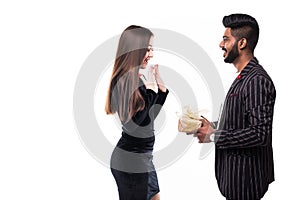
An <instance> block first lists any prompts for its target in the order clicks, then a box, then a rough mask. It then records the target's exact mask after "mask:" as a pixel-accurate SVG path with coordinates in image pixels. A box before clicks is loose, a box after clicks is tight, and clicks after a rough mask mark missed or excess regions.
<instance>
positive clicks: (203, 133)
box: [197, 116, 215, 143]
mask: <svg viewBox="0 0 300 200" xmlns="http://www.w3.org/2000/svg"><path fill="white" fill-rule="evenodd" d="M202 118H203V119H200V121H201V122H202V126H201V127H200V128H198V130H197V137H198V140H199V143H209V142H212V141H211V140H210V135H211V134H212V133H213V132H214V131H215V129H214V128H213V127H212V124H211V122H209V121H208V120H207V119H206V118H204V117H203V116H202Z"/></svg>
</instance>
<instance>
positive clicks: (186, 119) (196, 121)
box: [178, 106, 206, 134]
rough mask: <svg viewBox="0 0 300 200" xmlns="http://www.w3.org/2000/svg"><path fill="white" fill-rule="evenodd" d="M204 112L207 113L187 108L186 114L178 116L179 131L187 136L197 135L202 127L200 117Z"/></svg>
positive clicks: (185, 109)
mask: <svg viewBox="0 0 300 200" xmlns="http://www.w3.org/2000/svg"><path fill="white" fill-rule="evenodd" d="M204 112H206V111H205V110H201V111H199V110H192V109H191V108H190V107H189V106H186V107H185V108H184V112H183V113H182V114H181V115H179V114H178V117H179V120H178V131H179V132H185V133H187V134H195V133H196V132H197V129H198V128H200V127H201V125H202V122H201V121H200V119H201V117H200V116H201V114H203V113H204Z"/></svg>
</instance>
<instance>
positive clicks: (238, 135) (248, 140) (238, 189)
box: [215, 58, 276, 200]
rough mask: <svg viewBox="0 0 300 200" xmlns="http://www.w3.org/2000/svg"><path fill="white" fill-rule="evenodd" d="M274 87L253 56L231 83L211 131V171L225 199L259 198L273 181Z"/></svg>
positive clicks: (249, 199)
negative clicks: (213, 158)
mask: <svg viewBox="0 0 300 200" xmlns="http://www.w3.org/2000/svg"><path fill="white" fill-rule="evenodd" d="M275 98H276V90H275V86H274V84H273V82H272V80H271V78H270V77H269V75H268V74H267V72H266V71H265V70H264V69H263V67H262V66H261V65H259V63H258V60H257V59H256V58H253V59H252V60H251V61H250V62H249V63H248V65H247V66H246V67H245V68H244V69H243V70H242V71H241V73H240V74H239V76H238V77H237V78H236V80H234V82H233V83H232V85H231V87H230V89H229V91H228V93H227V96H226V99H225V102H224V106H223V111H222V115H221V118H220V122H219V127H218V129H217V131H216V133H215V144H216V149H215V153H216V155H215V173H216V179H217V182H218V186H219V189H220V191H221V193H222V194H223V196H225V197H226V198H229V199H238V200H252V199H260V198H262V197H263V196H264V194H265V192H266V191H267V190H268V185H269V184H270V183H271V182H273V181H274V163H273V150H272V121H273V110H274V103H275Z"/></svg>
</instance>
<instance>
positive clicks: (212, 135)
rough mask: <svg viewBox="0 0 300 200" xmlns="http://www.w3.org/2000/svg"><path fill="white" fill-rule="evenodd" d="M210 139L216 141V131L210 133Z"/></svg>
mask: <svg viewBox="0 0 300 200" xmlns="http://www.w3.org/2000/svg"><path fill="white" fill-rule="evenodd" d="M209 139H210V141H212V142H215V134H214V133H212V134H210V136H209Z"/></svg>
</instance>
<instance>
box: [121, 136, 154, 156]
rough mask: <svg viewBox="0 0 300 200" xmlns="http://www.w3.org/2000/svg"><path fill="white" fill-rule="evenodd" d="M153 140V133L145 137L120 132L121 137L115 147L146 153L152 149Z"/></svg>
mask: <svg viewBox="0 0 300 200" xmlns="http://www.w3.org/2000/svg"><path fill="white" fill-rule="evenodd" d="M154 142H155V136H154V135H153V136H151V137H147V138H139V137H135V136H132V135H129V134H127V133H125V132H122V137H121V138H120V140H119V142H118V144H117V147H119V148H121V149H124V150H126V151H130V152H135V153H146V152H152V151H153V146H154Z"/></svg>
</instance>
